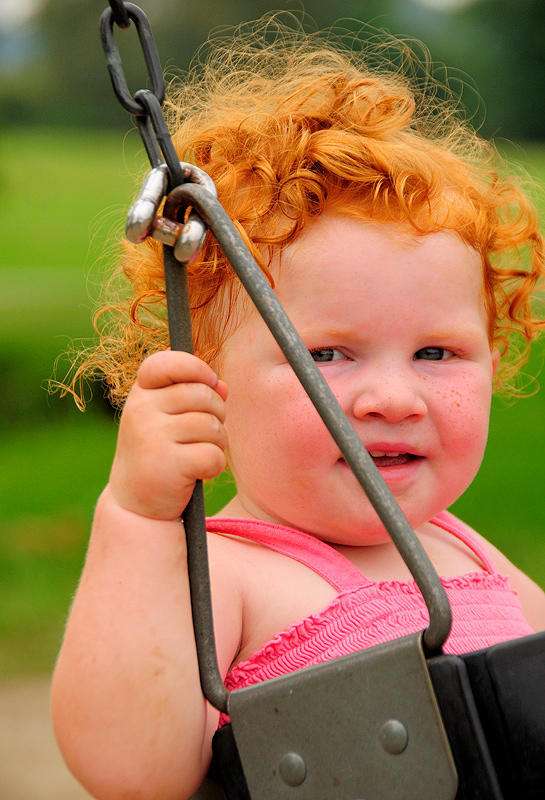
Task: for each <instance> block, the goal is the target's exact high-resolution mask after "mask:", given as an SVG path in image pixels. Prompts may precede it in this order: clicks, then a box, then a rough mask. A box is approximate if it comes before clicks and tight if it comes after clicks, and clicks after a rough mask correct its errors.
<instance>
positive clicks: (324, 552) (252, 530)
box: [207, 511, 533, 724]
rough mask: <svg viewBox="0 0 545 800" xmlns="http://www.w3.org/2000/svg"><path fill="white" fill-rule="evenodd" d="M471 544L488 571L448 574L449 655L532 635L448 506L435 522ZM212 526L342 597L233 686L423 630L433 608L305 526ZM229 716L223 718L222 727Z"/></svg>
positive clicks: (254, 661)
mask: <svg viewBox="0 0 545 800" xmlns="http://www.w3.org/2000/svg"><path fill="white" fill-rule="evenodd" d="M431 521H432V522H433V523H434V524H435V525H437V526H439V527H440V528H443V530H445V531H447V532H449V533H451V534H452V535H453V536H455V537H456V538H457V539H459V540H460V541H462V542H463V543H464V544H466V545H467V546H468V547H469V548H470V549H471V550H472V551H473V553H474V554H475V555H476V556H477V558H478V559H479V560H480V561H481V563H482V565H483V568H484V570H483V571H475V572H471V573H468V574H466V575H461V576H458V577H455V578H448V579H443V578H442V579H441V580H442V583H443V585H444V587H445V590H446V593H447V596H448V598H449V601H450V604H451V607H452V618H453V622H452V630H451V633H450V635H449V637H448V639H447V641H446V643H445V646H444V651H445V652H446V653H467V652H471V651H473V650H479V649H481V648H483V647H489V646H490V645H493V644H497V643H498V642H504V641H507V640H509V639H516V638H518V637H520V636H527V635H529V634H531V633H533V630H532V628H531V627H530V626H529V625H528V623H527V622H526V619H525V618H524V614H523V612H522V608H521V606H520V603H519V602H518V600H517V597H516V593H515V591H514V590H513V589H511V587H510V586H509V583H508V579H507V578H506V577H505V576H504V575H501V574H500V573H498V572H497V571H496V569H495V567H494V564H493V563H492V561H491V560H490V558H489V556H488V555H487V553H486V552H485V550H484V549H483V547H482V546H481V544H480V543H479V541H478V540H477V538H476V537H475V535H474V534H473V533H472V532H471V530H470V529H469V528H467V526H465V525H464V524H463V523H462V522H460V521H459V520H458V519H456V517H454V516H453V515H452V514H450V513H449V512H447V511H443V512H442V513H441V514H438V515H437V517H435V518H434V519H432V520H431ZM207 528H208V530H209V531H211V532H214V533H219V534H230V535H233V536H239V537H241V538H244V539H250V540H251V541H253V542H258V543H260V544H262V545H264V546H265V547H269V548H270V549H271V550H275V551H276V552H279V553H282V554H284V555H286V556H289V557H290V558H294V559H296V560H297V561H299V562H301V563H302V564H305V565H306V566H307V567H309V568H310V569H312V570H314V572H316V573H317V574H318V575H321V576H322V577H323V578H324V579H325V580H326V581H328V583H330V584H331V586H333V587H334V588H335V589H337V591H338V592H339V595H338V596H337V597H336V598H335V599H334V600H333V601H332V602H331V603H330V604H329V605H328V606H327V607H326V608H324V609H322V611H319V612H317V613H316V614H311V615H310V616H309V617H307V618H306V619H303V620H301V621H300V622H296V623H295V624H294V625H292V626H291V627H290V628H289V629H287V630H284V631H281V632H280V633H278V634H277V635H276V636H275V637H274V639H272V640H271V641H270V642H267V644H265V645H263V647H262V648H261V649H260V650H258V651H257V652H256V653H254V655H253V656H252V657H251V658H250V659H248V660H247V661H244V662H241V663H239V664H237V665H236V666H235V667H234V668H233V669H232V670H231V671H230V672H229V673H228V675H227V677H226V679H225V685H226V686H227V688H228V689H240V688H242V687H244V686H249V685H250V684H253V683H258V682H259V681H264V680H267V679H268V678H275V677H278V676H280V675H285V674H286V673H289V672H294V671H295V670H298V669H301V668H303V667H309V666H312V665H314V664H319V663H321V662H323V661H328V660H330V659H332V658H336V657H338V656H343V655H347V654H349V653H353V652H355V651H357V650H361V649H363V648H366V647H371V646H372V645H376V644H381V643H383V642H386V641H391V640H392V639H396V638H399V637H401V636H405V635H407V634H409V633H415V632H417V631H419V630H423V629H424V628H426V627H427V625H428V623H429V617H428V612H427V608H426V605H425V603H424V600H423V598H422V595H421V594H420V592H419V590H418V588H417V586H416V584H415V582H414V581H408V582H404V581H381V582H380V583H376V582H374V581H370V580H368V579H367V578H366V577H365V576H364V575H362V574H361V572H360V571H359V570H358V569H357V568H356V567H355V566H354V565H353V564H352V563H351V562H350V561H348V559H346V558H345V557H344V556H343V555H341V554H340V553H338V552H337V551H336V550H335V549H333V548H332V547H330V545H328V544H326V543H325V542H323V541H321V540H320V539H316V538H314V537H313V536H310V535H308V534H306V533H302V532H301V531H296V530H292V529H291V528H285V527H283V526H281V525H272V524H270V523H268V522H261V521H259V520H246V519H221V518H213V519H209V520H208V521H207ZM224 721H225V720H220V724H222V723H223V722H224Z"/></svg>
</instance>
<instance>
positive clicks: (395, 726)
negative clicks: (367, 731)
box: [380, 719, 409, 756]
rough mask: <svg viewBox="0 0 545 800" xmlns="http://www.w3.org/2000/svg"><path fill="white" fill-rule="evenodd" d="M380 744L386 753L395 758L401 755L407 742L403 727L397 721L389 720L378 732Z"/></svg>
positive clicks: (407, 737)
mask: <svg viewBox="0 0 545 800" xmlns="http://www.w3.org/2000/svg"><path fill="white" fill-rule="evenodd" d="M380 742H381V744H382V746H383V747H384V749H385V750H386V752H388V753H391V755H393V756H397V755H399V754H400V753H402V752H403V751H404V750H405V748H406V747H407V744H408V742H409V733H408V731H407V728H406V727H405V725H403V723H402V722H400V721H399V720H398V719H389V720H388V722H385V723H384V725H383V726H382V730H381V731H380Z"/></svg>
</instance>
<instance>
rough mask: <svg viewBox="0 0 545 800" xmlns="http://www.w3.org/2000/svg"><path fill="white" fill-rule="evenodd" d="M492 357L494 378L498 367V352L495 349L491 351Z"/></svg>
mask: <svg viewBox="0 0 545 800" xmlns="http://www.w3.org/2000/svg"><path fill="white" fill-rule="evenodd" d="M491 355H492V377H493V378H495V377H496V373H497V371H498V367H499V366H500V351H499V350H497V349H496V348H495V347H494V349H493V350H492V351H491Z"/></svg>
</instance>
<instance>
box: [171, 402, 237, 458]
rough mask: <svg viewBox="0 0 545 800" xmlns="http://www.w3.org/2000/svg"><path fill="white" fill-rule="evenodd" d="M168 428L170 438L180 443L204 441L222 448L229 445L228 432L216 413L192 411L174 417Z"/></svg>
mask: <svg viewBox="0 0 545 800" xmlns="http://www.w3.org/2000/svg"><path fill="white" fill-rule="evenodd" d="M167 430H168V438H169V440H170V441H172V442H175V443H176V444H178V445H185V444H198V443H199V442H202V443H203V444H213V445H216V446H217V447H220V448H221V449H222V450H224V449H225V447H226V446H227V432H226V430H225V428H224V426H223V425H222V423H221V422H220V421H219V419H218V417H217V416H216V415H215V414H206V413H202V412H199V411H190V412H188V413H186V414H183V415H180V416H179V417H177V416H176V417H172V418H171V420H170V424H169V425H168V429H167Z"/></svg>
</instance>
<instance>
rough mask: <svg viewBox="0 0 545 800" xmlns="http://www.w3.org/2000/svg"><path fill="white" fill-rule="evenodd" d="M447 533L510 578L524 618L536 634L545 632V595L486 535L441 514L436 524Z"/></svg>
mask: <svg viewBox="0 0 545 800" xmlns="http://www.w3.org/2000/svg"><path fill="white" fill-rule="evenodd" d="M433 521H434V522H435V523H436V524H438V525H439V526H440V527H441V528H443V530H446V531H448V532H449V533H452V534H454V536H458V538H459V539H460V540H461V541H465V542H467V543H468V545H469V546H472V549H473V550H474V552H478V553H482V555H483V559H482V560H483V561H485V560H487V561H488V564H489V565H490V566H493V569H494V571H496V572H498V573H500V574H502V575H506V576H507V578H508V579H509V584H510V586H511V588H512V589H514V590H515V592H516V593H517V595H518V599H519V602H520V604H521V606H522V609H523V611H524V615H525V617H526V619H527V620H528V622H529V624H530V625H531V626H532V628H533V629H534V630H535V631H542V630H545V592H544V591H543V589H541V587H540V586H538V585H537V584H536V583H535V582H534V581H533V580H532V579H531V578H529V577H528V575H526V574H525V573H524V572H522V570H520V569H519V568H518V567H516V566H515V565H514V564H513V563H512V561H510V560H509V558H508V557H507V556H506V555H504V553H502V551H501V550H499V549H498V548H497V547H495V546H494V545H493V544H492V543H491V542H489V541H488V540H487V539H486V538H485V537H484V536H482V534H480V533H478V532H477V531H475V530H474V529H473V528H471V527H470V526H469V525H468V524H467V523H465V522H462V520H460V519H458V518H457V517H455V516H454V515H453V514H450V513H449V512H443V513H442V514H439V515H438V516H437V517H436V518H434V520H433Z"/></svg>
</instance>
